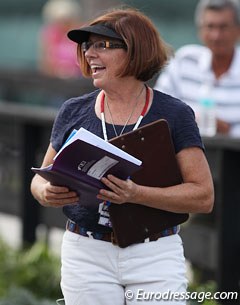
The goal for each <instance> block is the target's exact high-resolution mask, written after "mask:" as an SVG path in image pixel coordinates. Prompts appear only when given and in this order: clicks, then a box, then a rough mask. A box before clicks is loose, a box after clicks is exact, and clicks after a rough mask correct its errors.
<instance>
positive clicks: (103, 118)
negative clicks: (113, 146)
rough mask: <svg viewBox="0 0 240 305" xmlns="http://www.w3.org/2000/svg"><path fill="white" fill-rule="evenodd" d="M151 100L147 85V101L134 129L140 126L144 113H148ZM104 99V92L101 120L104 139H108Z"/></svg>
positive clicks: (103, 95)
mask: <svg viewBox="0 0 240 305" xmlns="http://www.w3.org/2000/svg"><path fill="white" fill-rule="evenodd" d="M149 100H150V89H149V87H148V86H146V102H145V104H144V107H143V109H142V112H141V114H140V116H139V118H138V120H137V122H136V124H135V126H134V127H133V130H135V129H137V128H138V126H139V125H140V123H141V121H142V119H143V117H144V115H145V114H146V112H147V109H148V105H149ZM104 101H105V94H104V92H103V93H102V97H101V104H100V106H101V120H102V129H103V136H104V140H105V141H108V137H107V130H106V122H105V116H104V104H105V103H104ZM124 128H125V126H124ZM124 128H123V129H124ZM122 131H123V130H122Z"/></svg>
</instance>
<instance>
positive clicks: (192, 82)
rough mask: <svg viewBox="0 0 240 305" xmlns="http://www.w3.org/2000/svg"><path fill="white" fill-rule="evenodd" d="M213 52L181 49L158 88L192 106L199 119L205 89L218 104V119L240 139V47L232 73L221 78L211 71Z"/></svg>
mask: <svg viewBox="0 0 240 305" xmlns="http://www.w3.org/2000/svg"><path fill="white" fill-rule="evenodd" d="M211 57H212V55H211V52H210V50H209V49H208V48H206V47H204V46H201V45H187V46H184V47H182V48H180V49H179V50H178V51H177V52H176V54H175V57H174V58H173V59H172V60H171V61H170V63H169V65H168V66H167V67H166V68H165V69H164V71H163V72H162V73H161V75H160V76H159V78H158V79H157V81H156V84H155V89H157V90H159V91H162V92H164V93H167V94H170V95H172V96H174V97H177V98H179V99H181V100H182V101H184V102H185V103H186V104H188V105H190V106H191V107H192V108H193V110H194V112H195V114H196V117H198V113H199V100H200V97H201V95H202V90H203V88H204V87H206V86H207V87H208V88H209V91H210V92H209V93H210V94H211V99H213V100H214V102H215V104H216V111H217V117H218V118H219V119H222V120H224V121H226V122H228V123H230V124H231V130H230V135H232V136H237V137H240V48H239V47H238V48H237V47H236V48H235V53H234V58H233V61H232V64H231V66H230V68H229V70H228V71H227V72H226V73H225V74H224V75H222V76H221V77H220V78H219V79H216V78H215V75H214V73H213V71H212V69H211Z"/></svg>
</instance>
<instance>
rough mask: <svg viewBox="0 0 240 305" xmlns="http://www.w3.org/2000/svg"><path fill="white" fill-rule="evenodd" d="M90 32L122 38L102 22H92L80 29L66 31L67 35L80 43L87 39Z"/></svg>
mask: <svg viewBox="0 0 240 305" xmlns="http://www.w3.org/2000/svg"><path fill="white" fill-rule="evenodd" d="M90 34H97V35H101V36H106V37H110V38H115V39H120V40H123V39H122V37H121V35H119V34H118V33H117V32H115V30H113V29H111V28H109V27H107V26H105V25H102V24H94V25H90V26H86V27H82V28H80V29H76V30H71V31H69V32H68V34H67V36H68V38H69V39H71V40H72V41H74V42H76V43H80V44H81V43H82V42H84V41H88V38H89V35H90Z"/></svg>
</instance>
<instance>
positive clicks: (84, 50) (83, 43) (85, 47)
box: [81, 41, 91, 52]
mask: <svg viewBox="0 0 240 305" xmlns="http://www.w3.org/2000/svg"><path fill="white" fill-rule="evenodd" d="M90 46H91V43H90V42H88V41H84V42H82V44H81V49H82V51H83V52H86V51H87V50H88V49H89V48H90Z"/></svg>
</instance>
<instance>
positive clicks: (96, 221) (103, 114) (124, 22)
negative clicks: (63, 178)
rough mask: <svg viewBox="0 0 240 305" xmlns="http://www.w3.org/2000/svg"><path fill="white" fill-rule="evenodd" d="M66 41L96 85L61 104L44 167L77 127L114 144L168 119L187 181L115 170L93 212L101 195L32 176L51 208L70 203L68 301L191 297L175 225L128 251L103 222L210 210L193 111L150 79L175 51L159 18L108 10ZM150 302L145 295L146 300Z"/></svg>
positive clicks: (84, 304)
mask: <svg viewBox="0 0 240 305" xmlns="http://www.w3.org/2000/svg"><path fill="white" fill-rule="evenodd" d="M68 37H69V38H70V39H71V40H73V41H74V42H76V43H77V48H78V56H79V63H80V68H81V71H82V72H83V75H84V76H85V77H91V78H92V80H93V84H94V86H95V87H96V88H98V89H97V90H95V91H94V92H91V93H89V94H87V95H84V96H81V97H77V98H72V99H70V100H68V101H66V102H65V103H64V104H63V106H62V107H61V109H60V111H59V114H58V116H57V118H56V120H55V123H54V126H53V130H52V135H51V141H50V145H49V148H48V150H47V152H46V155H45V158H44V160H43V164H42V166H48V165H49V164H51V163H52V162H53V158H54V156H55V155H56V154H57V151H59V149H61V147H62V145H63V143H64V142H65V141H66V139H67V137H68V136H69V134H70V133H71V131H72V130H73V129H79V128H80V127H84V128H85V129H87V130H89V131H91V132H92V133H94V134H96V135H98V136H99V137H102V138H104V139H105V140H106V141H108V140H109V139H111V138H114V137H116V136H119V135H122V134H125V133H127V132H129V131H132V130H134V129H137V128H138V127H139V126H140V127H141V126H144V125H146V124H148V123H152V122H155V121H157V120H158V119H165V120H166V121H167V122H168V125H169V128H170V133H171V139H172V143H173V145H174V149H175V153H176V160H177V162H178V165H179V168H180V171H181V174H182V178H183V183H181V184H179V185H175V186H169V187H155V186H150V185H142V184H138V183H136V182H135V181H134V179H130V178H128V179H127V180H122V179H119V178H118V177H115V176H113V175H108V176H107V177H103V178H102V179H101V181H102V183H103V184H105V185H106V186H107V188H106V189H100V190H99V193H98V194H97V198H96V201H97V199H98V200H100V202H101V204H100V205H99V207H97V208H92V207H93V206H96V203H95V200H93V202H83V199H81V196H79V195H78V194H77V193H76V192H73V191H72V190H69V189H68V188H67V187H64V186H56V185H51V184H50V183H49V182H48V181H46V180H44V179H43V178H41V177H40V176H38V175H36V176H35V177H34V178H33V180H32V185H31V190H32V193H33V195H34V197H35V198H36V199H37V200H38V201H39V202H40V203H41V204H42V205H43V206H46V207H47V206H48V207H49V206H50V207H51V206H52V207H63V212H64V214H65V215H66V216H67V217H68V221H67V226H66V228H67V229H66V232H65V234H64V238H63V245H62V269H61V270H62V280H61V288H62V291H63V295H64V299H65V303H66V305H73V304H74V305H88V304H91V305H92V304H96V305H97V304H104V305H112V304H114V305H124V304H130V302H131V304H132V305H133V304H138V299H137V298H136V296H137V291H138V290H139V289H143V290H144V291H146V292H147V291H148V292H149V291H151V292H154V291H155V293H157V292H158V293H159V292H161V293H164V292H166V291H167V290H171V291H175V292H177V293H185V292H186V287H187V280H186V266H185V260H184V255H183V247H182V242H181V238H180V236H179V235H178V232H179V226H178V224H177V223H174V224H173V226H172V227H168V228H166V230H164V231H160V232H156V233H157V234H154V235H151V234H150V233H149V234H148V235H147V236H146V237H147V238H146V239H143V240H142V239H141V238H140V240H141V242H139V243H136V244H131V245H130V246H128V247H125V248H121V247H120V246H119V244H118V243H117V241H116V238H115V236H114V230H113V229H114V228H112V226H111V221H105V222H103V221H102V219H103V217H104V218H105V219H107V220H109V211H108V207H109V204H116V205H125V204H127V205H130V206H131V205H133V204H134V205H135V206H139V208H140V209H141V208H142V207H144V209H149V208H153V209H158V210H165V211H168V212H170V213H171V212H174V213H190V212H191V213H209V212H210V211H211V210H212V206H213V184H212V179H211V175H210V171H209V167H208V164H207V161H206V158H205V156H204V152H203V149H204V148H203V144H202V141H201V138H200V135H199V131H198V128H197V125H196V122H195V118H194V115H193V112H192V110H191V108H190V107H188V106H186V104H184V103H183V102H181V101H180V100H177V99H175V98H173V97H171V96H169V95H165V94H163V93H161V92H160V91H156V90H153V89H152V88H150V87H149V86H147V85H146V84H145V82H147V81H148V80H149V79H151V78H152V77H153V76H154V75H155V73H157V72H159V71H160V70H161V69H162V68H163V67H164V65H165V64H166V62H167V60H168V58H169V56H170V55H171V49H170V48H169V47H168V46H167V44H166V43H165V42H164V41H163V39H162V38H161V37H160V36H159V33H158V31H157V29H156V28H155V26H154V25H153V23H152V21H151V20H150V19H149V18H148V17H146V16H145V15H144V14H142V13H141V12H139V11H137V10H134V9H130V8H128V9H115V10H112V11H110V12H107V13H106V14H103V15H102V16H100V17H98V18H96V19H95V20H93V21H92V22H90V23H88V24H87V25H85V26H84V27H81V28H79V29H73V30H71V31H70V32H69V33H68ZM151 149H154V147H149V150H151ZM150 156H151V154H150ZM162 174H163V173H162V172H160V173H159V175H162ZM164 174H165V173H164ZM156 180H157V181H158V180H159V179H156ZM157 181H156V182H157ZM143 184H144V183H143ZM155 185H158V184H155ZM80 192H81V190H80ZM94 203H95V205H94ZM149 254H150V255H149ZM129 296H130V297H129ZM148 301H149V300H143V304H148V303H149V302H148ZM151 301H152V302H151V303H152V304H158V305H159V304H164V305H173V304H176V303H175V302H174V301H173V300H168V301H166V300H164V301H163V302H162V303H161V302H160V301H159V300H157V299H156V300H151ZM177 304H178V305H184V304H185V301H184V300H178V302H177Z"/></svg>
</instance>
